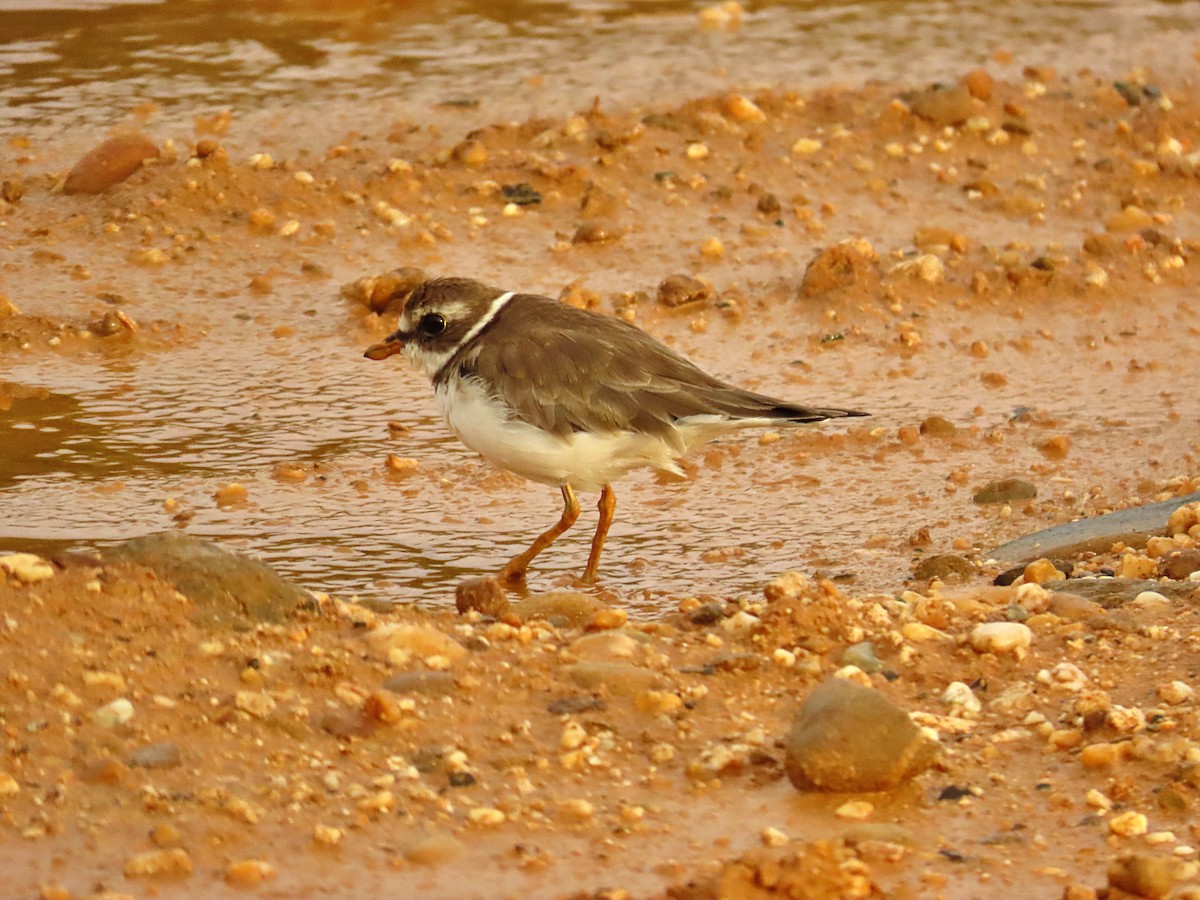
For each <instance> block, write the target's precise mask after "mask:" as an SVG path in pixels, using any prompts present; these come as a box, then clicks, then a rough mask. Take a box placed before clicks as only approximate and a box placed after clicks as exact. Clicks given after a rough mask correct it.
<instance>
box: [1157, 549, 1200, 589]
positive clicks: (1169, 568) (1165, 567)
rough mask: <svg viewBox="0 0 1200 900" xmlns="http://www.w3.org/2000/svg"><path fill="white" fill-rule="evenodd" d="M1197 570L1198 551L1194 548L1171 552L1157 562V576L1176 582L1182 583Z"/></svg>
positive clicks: (1198, 562) (1198, 561) (1199, 559)
mask: <svg viewBox="0 0 1200 900" xmlns="http://www.w3.org/2000/svg"><path fill="white" fill-rule="evenodd" d="M1197 569H1200V550H1197V549H1195V548H1194V547H1188V548H1187V549H1184V550H1172V551H1171V552H1170V553H1168V554H1167V555H1166V556H1164V557H1163V558H1162V559H1160V560H1159V561H1158V574H1159V575H1161V576H1163V577H1164V578H1173V579H1174V580H1176V581H1184V580H1185V579H1187V577H1188V576H1189V575H1191V574H1192V573H1193V572H1195V571H1196V570H1197Z"/></svg>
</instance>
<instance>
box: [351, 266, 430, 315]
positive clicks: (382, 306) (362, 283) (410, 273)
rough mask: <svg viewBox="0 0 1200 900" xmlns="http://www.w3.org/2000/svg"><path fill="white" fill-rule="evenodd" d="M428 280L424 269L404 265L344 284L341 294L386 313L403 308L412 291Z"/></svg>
mask: <svg viewBox="0 0 1200 900" xmlns="http://www.w3.org/2000/svg"><path fill="white" fill-rule="evenodd" d="M427 280H428V276H427V275H426V274H425V272H424V271H423V270H422V269H416V268H412V267H411V266H403V267H401V268H399V269H392V270H391V271H390V272H384V273H383V274H381V275H372V276H369V277H367V278H360V279H358V280H357V281H352V282H349V283H348V284H344V285H342V288H341V291H340V294H341V296H342V297H343V298H345V299H346V300H353V301H356V302H358V303H361V304H363V305H364V306H365V307H367V309H369V310H371V312H373V313H384V312H388V311H390V310H392V309H401V308H403V306H404V304H405V303H407V302H408V298H409V297H411V296H412V292H413V291H415V290H416V289H417V288H418V287H420V286H421V285H422V284H424V283H425V282H426V281H427Z"/></svg>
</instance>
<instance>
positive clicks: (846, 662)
mask: <svg viewBox="0 0 1200 900" xmlns="http://www.w3.org/2000/svg"><path fill="white" fill-rule="evenodd" d="M838 664H839V665H843V666H858V667H859V668H860V669H862V670H863V671H864V672H866V673H867V674H868V675H870V674H872V673H874V672H878V671H879V670H880V669H882V668H883V663H881V662H880V661H879V657H878V656H876V655H875V647H874V645H873V644H872V643H871V642H870V641H861V642H860V643H857V644H851V645H850V646H849V647H847V648H846V649H845V650H844V651H843V652H842V656H841V658H840V659H839V660H838Z"/></svg>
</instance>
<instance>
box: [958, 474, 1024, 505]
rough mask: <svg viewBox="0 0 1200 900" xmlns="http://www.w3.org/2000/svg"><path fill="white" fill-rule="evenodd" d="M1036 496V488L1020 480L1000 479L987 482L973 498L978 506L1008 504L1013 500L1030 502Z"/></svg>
mask: <svg viewBox="0 0 1200 900" xmlns="http://www.w3.org/2000/svg"><path fill="white" fill-rule="evenodd" d="M1036 496H1037V487H1035V486H1034V485H1033V484H1031V483H1030V482H1028V481H1024V480H1023V479H1020V478H1001V479H999V480H997V481H989V482H988V483H987V484H985V485H984V486H983V487H981V488H980V489H979V490H978V491H976V492H975V496H974V498H973V500H974V502H975V503H978V504H980V505H983V504H989V503H1010V502H1012V501H1013V500H1032V499H1033V498H1034V497H1036Z"/></svg>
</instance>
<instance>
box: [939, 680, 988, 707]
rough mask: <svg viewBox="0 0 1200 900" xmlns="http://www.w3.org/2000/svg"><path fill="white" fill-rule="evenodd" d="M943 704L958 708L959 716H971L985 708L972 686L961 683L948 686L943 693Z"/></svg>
mask: <svg viewBox="0 0 1200 900" xmlns="http://www.w3.org/2000/svg"><path fill="white" fill-rule="evenodd" d="M942 702H943V703H945V704H947V705H949V706H952V707H956V708H957V711H958V712H959V714H968V715H971V714H974V713H978V712H979V710H980V709H982V708H983V704H982V703H980V702H979V698H978V697H976V696H975V692H974V691H972V690H971V686H970V685H968V684H964V683H963V682H961V681H952V682H950V684H948V685H947V686H946V690H944V691H943V692H942Z"/></svg>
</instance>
